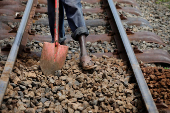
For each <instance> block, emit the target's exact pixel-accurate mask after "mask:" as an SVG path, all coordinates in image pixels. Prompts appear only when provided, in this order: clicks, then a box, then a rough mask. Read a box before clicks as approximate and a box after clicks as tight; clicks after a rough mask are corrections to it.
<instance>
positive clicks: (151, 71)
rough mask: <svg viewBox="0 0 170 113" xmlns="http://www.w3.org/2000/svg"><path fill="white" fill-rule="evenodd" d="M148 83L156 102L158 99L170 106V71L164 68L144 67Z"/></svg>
mask: <svg viewBox="0 0 170 113" xmlns="http://www.w3.org/2000/svg"><path fill="white" fill-rule="evenodd" d="M142 71H143V74H144V77H145V79H146V82H147V84H148V86H149V88H150V92H151V94H152V97H153V98H154V100H155V102H156V100H157V99H158V98H160V100H161V101H162V102H164V103H165V104H167V105H170V89H169V87H170V70H169V69H164V68H162V67H160V68H156V67H143V68H142Z"/></svg>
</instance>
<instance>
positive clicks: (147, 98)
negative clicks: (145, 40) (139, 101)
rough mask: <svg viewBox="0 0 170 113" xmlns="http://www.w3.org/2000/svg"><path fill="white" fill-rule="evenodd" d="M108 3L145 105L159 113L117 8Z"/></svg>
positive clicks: (150, 111)
mask: <svg viewBox="0 0 170 113" xmlns="http://www.w3.org/2000/svg"><path fill="white" fill-rule="evenodd" d="M107 1H108V4H109V6H110V10H111V13H112V15H113V17H114V20H115V23H116V25H117V27H118V30H119V33H120V36H121V40H122V42H123V45H124V48H125V50H126V53H127V56H128V59H129V61H130V64H131V67H132V69H133V72H134V75H135V78H136V80H137V83H138V86H139V89H140V91H141V94H142V97H143V99H144V102H145V105H146V108H147V110H148V112H149V113H158V110H157V108H156V105H155V102H154V101H153V98H152V96H151V93H150V91H149V88H148V86H147V83H146V81H145V78H144V76H143V73H142V71H141V69H140V66H139V63H138V61H137V59H136V56H135V54H134V51H133V49H132V47H131V44H130V42H129V39H128V37H127V35H126V32H125V30H124V28H123V25H122V22H121V20H120V17H119V15H118V13H117V10H116V8H115V5H114V3H113V0H107Z"/></svg>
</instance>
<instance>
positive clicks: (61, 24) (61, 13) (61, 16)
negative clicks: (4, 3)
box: [59, 0, 66, 44]
mask: <svg viewBox="0 0 170 113" xmlns="http://www.w3.org/2000/svg"><path fill="white" fill-rule="evenodd" d="M65 39H66V37H65V29H64V6H63V1H62V0H60V1H59V43H60V44H63V43H64V41H65Z"/></svg>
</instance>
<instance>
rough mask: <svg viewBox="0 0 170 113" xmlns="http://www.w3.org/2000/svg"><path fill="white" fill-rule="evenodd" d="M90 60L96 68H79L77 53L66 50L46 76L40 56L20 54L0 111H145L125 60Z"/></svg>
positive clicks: (79, 112) (103, 58)
mask: <svg viewBox="0 0 170 113" xmlns="http://www.w3.org/2000/svg"><path fill="white" fill-rule="evenodd" d="M70 44H71V43H70ZM71 45H72V44H71ZM73 45H75V43H73ZM73 45H72V46H71V47H74V46H73ZM70 55H71V57H70ZM92 60H93V61H94V62H95V63H96V64H97V65H98V67H97V68H96V69H94V70H91V71H82V70H81V68H80V67H79V53H78V52H75V53H74V55H73V53H72V51H70V50H69V52H68V55H67V61H66V63H65V65H64V67H63V69H62V70H61V71H58V72H56V74H55V75H49V76H45V75H43V73H42V72H41V70H40V67H39V57H36V56H33V57H29V56H28V55H27V54H23V55H22V57H21V58H19V59H17V61H16V64H15V67H14V69H13V73H12V74H11V75H10V83H9V86H8V89H7V91H6V94H5V97H4V101H3V104H2V107H1V112H2V113H3V112H18V111H24V112H25V113H34V112H69V113H73V112H76V113H81V112H82V113H87V112H89V113H91V112H109V113H112V112H113V113H114V112H117V113H119V112H129V113H130V112H143V111H144V110H145V109H144V106H143V105H144V104H143V102H142V100H141V99H142V97H141V94H140V92H139V90H138V87H137V84H136V83H135V82H134V78H133V74H132V71H131V70H130V69H129V68H128V67H127V66H126V63H125V62H122V61H121V60H118V59H116V58H108V57H107V56H103V57H102V58H96V57H95V56H92Z"/></svg>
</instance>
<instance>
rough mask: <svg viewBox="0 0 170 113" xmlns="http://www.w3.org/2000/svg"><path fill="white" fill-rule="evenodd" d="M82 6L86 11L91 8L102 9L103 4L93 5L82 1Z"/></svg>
mask: <svg viewBox="0 0 170 113" xmlns="http://www.w3.org/2000/svg"><path fill="white" fill-rule="evenodd" d="M81 4H82V7H83V8H84V9H91V8H97V7H101V4H100V3H94V4H91V3H87V2H83V1H81Z"/></svg>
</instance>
